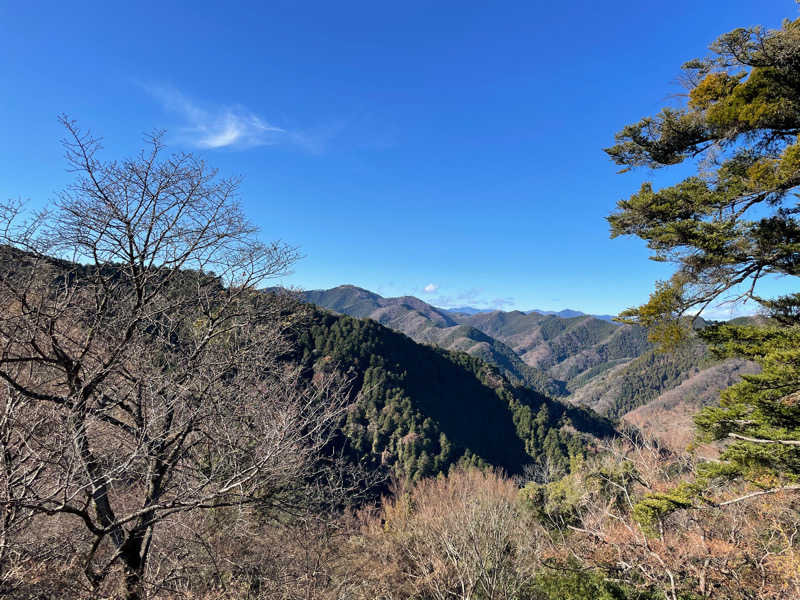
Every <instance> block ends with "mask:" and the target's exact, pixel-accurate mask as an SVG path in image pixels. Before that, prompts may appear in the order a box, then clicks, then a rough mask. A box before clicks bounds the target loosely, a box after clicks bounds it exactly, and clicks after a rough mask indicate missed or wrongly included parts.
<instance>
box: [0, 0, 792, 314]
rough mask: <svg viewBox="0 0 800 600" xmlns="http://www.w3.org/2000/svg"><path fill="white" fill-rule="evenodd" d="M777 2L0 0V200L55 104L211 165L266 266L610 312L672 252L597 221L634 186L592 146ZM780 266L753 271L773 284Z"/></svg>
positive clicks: (652, 104) (30, 167)
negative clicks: (617, 234)
mask: <svg viewBox="0 0 800 600" xmlns="http://www.w3.org/2000/svg"><path fill="white" fill-rule="evenodd" d="M796 16H797V8H796V5H795V2H794V1H793V0H766V1H761V2H753V1H752V0H724V1H723V0H719V1H717V0H715V1H702V2H697V0H675V1H673V2H669V3H663V2H646V1H642V0H636V1H634V0H629V1H608V2H598V1H586V0H573V1H572V2H550V1H548V2H543V1H539V2H534V1H527V2H514V3H505V2H465V1H463V0H461V1H457V2H455V1H454V2H444V1H437V2H432V1H431V2H414V1H407V2H392V3H389V2H374V1H372V2H359V3H356V2H346V1H343V2H249V3H240V2H225V3H221V2H191V3H189V2H185V3H179V2H172V1H168V0H161V1H159V2H141V1H140V2H124V3H123V2H4V3H0V77H2V81H3V83H4V89H3V94H2V95H0V131H2V144H0V195H2V196H3V197H4V198H24V199H30V202H31V205H32V206H42V205H44V204H46V203H47V201H49V200H51V199H52V198H53V197H54V195H55V193H56V192H57V191H58V190H59V189H60V188H62V187H63V186H64V185H65V183H67V182H68V181H69V180H70V175H69V174H68V173H67V172H66V171H65V165H64V161H63V158H62V150H61V147H60V145H59V139H60V138H61V137H62V135H63V132H62V131H61V130H60V126H59V125H58V123H57V122H56V116H57V115H58V114H59V113H67V114H68V115H69V116H70V117H72V118H75V119H77V120H78V121H79V123H80V124H81V125H83V126H84V127H89V128H91V129H92V131H93V132H95V133H97V134H99V135H101V136H103V137H104V140H105V147H106V151H105V156H107V157H109V158H113V157H117V156H124V155H130V154H133V153H134V152H135V151H136V150H137V149H138V148H139V147H140V145H141V139H142V133H143V132H147V131H151V130H153V129H166V130H167V141H168V143H169V145H170V147H171V148H172V149H175V150H191V151H194V152H197V153H199V154H201V155H202V156H203V157H204V158H206V159H207V161H208V162H209V163H211V164H213V165H215V166H218V167H219V168H220V170H221V171H222V172H223V173H224V174H226V175H242V176H243V177H244V182H243V184H242V188H241V193H242V202H243V204H244V206H245V208H246V210H247V212H248V214H249V215H250V217H251V219H252V220H253V221H254V222H256V223H257V224H258V225H259V226H260V227H261V229H262V231H263V236H264V238H265V239H274V238H280V239H282V240H284V241H286V242H288V243H290V244H293V245H296V246H298V247H299V248H300V249H301V251H302V253H303V254H304V255H305V258H304V259H303V260H302V261H300V262H299V263H298V264H297V265H296V266H295V269H294V273H293V274H292V275H291V276H289V277H285V278H284V279H283V280H282V283H284V284H287V285H293V286H297V287H301V288H305V289H313V288H326V287H332V286H335V285H338V284H342V283H351V284H355V285H358V286H361V287H365V288H368V289H371V290H374V291H377V292H379V293H381V294H383V295H392V296H394V295H404V294H412V295H417V296H420V297H422V298H424V299H426V300H427V301H429V302H432V303H434V304H439V305H449V306H453V305H473V306H479V307H487V306H491V307H498V308H503V309H506V310H508V309H515V308H517V309H529V308H534V307H535V308H540V309H562V308H567V307H570V308H577V309H580V310H584V311H587V312H593V313H616V312H617V311H619V310H621V309H623V308H625V307H627V306H631V305H634V304H638V303H641V302H642V301H644V300H645V299H646V298H647V295H648V293H649V292H650V291H651V289H652V283H653V280H654V279H657V278H665V277H667V276H668V275H669V273H670V272H671V270H670V269H669V267H668V266H664V265H659V264H656V263H653V262H651V261H648V260H647V258H646V257H647V255H648V252H647V249H646V248H645V247H644V244H643V243H642V242H640V241H638V240H631V239H617V240H610V239H609V237H608V227H607V224H606V222H605V221H604V216H606V215H607V214H608V213H609V212H610V211H612V210H613V208H614V204H615V202H616V201H617V200H619V199H620V198H622V197H625V196H627V195H628V194H629V193H630V192H632V191H633V190H635V189H636V188H638V186H639V184H640V183H641V181H643V180H645V179H654V180H655V181H656V183H657V184H664V183H668V182H670V181H673V180H675V178H676V177H678V176H679V175H682V174H683V175H685V172H684V173H674V174H665V173H661V172H658V173H647V172H642V173H634V174H626V175H618V174H616V169H615V166H614V165H613V164H612V163H611V162H610V160H609V159H608V158H607V157H606V155H605V154H604V153H603V152H602V148H603V147H606V146H609V145H611V143H612V142H613V135H614V133H615V132H616V131H618V130H619V129H620V128H621V127H622V126H624V125H625V124H627V123H629V122H632V121H634V120H637V119H639V118H640V117H642V116H645V115H648V114H652V113H654V112H656V111H658V110H659V108H660V107H661V106H663V105H664V104H665V103H666V102H674V101H676V100H673V99H671V96H672V95H674V94H678V93H680V92H681V91H682V90H681V88H680V86H678V85H677V83H676V77H677V76H678V74H679V67H680V65H681V64H682V63H683V62H684V61H686V60H688V59H690V58H693V57H695V56H699V55H704V54H705V53H706V48H707V46H708V44H709V43H710V42H711V41H712V40H713V39H714V38H715V37H716V36H717V35H719V34H721V33H724V32H726V31H728V30H730V29H733V28H735V27H738V26H748V25H757V24H762V25H765V26H767V27H777V26H779V25H780V22H781V20H782V19H783V18H785V17H790V18H795V17H796ZM780 285H781V283H780V282H778V283H776V284H774V285H773V287H774V289H779V288H780Z"/></svg>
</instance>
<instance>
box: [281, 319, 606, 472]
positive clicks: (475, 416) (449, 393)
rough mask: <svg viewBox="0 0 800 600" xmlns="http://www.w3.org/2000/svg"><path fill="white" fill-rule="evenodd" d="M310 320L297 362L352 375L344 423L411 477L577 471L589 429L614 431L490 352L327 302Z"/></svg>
mask: <svg viewBox="0 0 800 600" xmlns="http://www.w3.org/2000/svg"><path fill="white" fill-rule="evenodd" d="M308 319H309V321H308V322H307V323H306V324H305V325H304V326H303V328H302V329H299V330H298V331H297V338H296V342H297V346H298V350H297V352H298V354H297V356H296V360H298V361H299V362H300V364H301V365H302V367H303V368H304V369H305V370H306V372H307V373H308V374H309V376H313V374H314V373H319V372H321V371H326V370H333V369H335V370H338V371H341V372H343V373H345V374H346V375H347V376H348V377H349V378H350V383H351V385H352V395H353V398H354V399H355V402H356V404H355V406H354V407H353V408H352V409H351V410H350V411H349V413H348V415H347V419H346V424H345V426H344V431H345V434H346V436H347V439H348V441H349V445H350V448H351V450H352V451H353V452H354V453H355V454H356V455H357V456H358V457H359V459H360V460H365V461H367V462H368V463H369V464H372V465H374V466H379V465H383V466H386V467H389V468H391V469H392V470H394V471H395V472H396V473H402V474H404V475H407V476H409V477H411V478H418V477H423V476H428V475H434V474H436V473H441V472H445V471H447V469H448V468H449V467H450V466H451V465H453V464H455V463H468V464H484V465H493V466H495V467H500V468H503V469H504V470H505V471H506V472H508V473H520V472H522V469H523V467H524V466H525V465H527V464H530V463H536V462H543V461H548V462H550V463H552V464H554V465H557V466H558V467H559V468H561V469H564V470H568V468H569V459H570V456H577V455H582V454H584V452H585V450H586V438H587V436H590V437H591V436H597V437H608V436H612V435H614V430H613V428H612V427H611V425H610V423H609V422H608V421H606V420H605V419H602V418H601V417H599V416H597V415H596V414H594V413H593V412H592V411H588V410H586V409H583V408H578V407H574V406H570V405H567V404H564V403H562V402H559V401H557V400H552V399H550V398H548V397H546V396H544V395H542V394H539V393H537V392H535V391H533V390H531V389H528V388H525V387H520V386H515V385H513V384H512V383H511V382H510V381H509V380H508V379H507V378H506V377H505V376H504V375H503V373H502V372H501V371H500V370H499V369H497V368H496V367H493V366H492V365H489V364H487V363H485V362H484V361H483V360H481V359H480V358H477V357H474V356H470V355H468V354H466V353H464V352H455V351H445V350H443V349H440V348H436V347H433V346H427V345H421V344H418V343H416V342H414V341H413V340H412V339H410V338H409V337H406V336H405V335H403V334H400V333H397V332H394V331H392V330H390V329H387V328H386V327H383V326H381V325H380V324H378V323H376V322H374V321H372V320H365V319H355V318H351V317H347V316H338V315H333V314H331V313H328V312H324V311H320V310H312V311H311V314H310V315H309V317H308Z"/></svg>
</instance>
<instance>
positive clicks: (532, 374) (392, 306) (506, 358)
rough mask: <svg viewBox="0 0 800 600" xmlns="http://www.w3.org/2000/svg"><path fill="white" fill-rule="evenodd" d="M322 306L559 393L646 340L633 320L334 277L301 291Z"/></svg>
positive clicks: (633, 353) (627, 356)
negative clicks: (449, 299)
mask: <svg viewBox="0 0 800 600" xmlns="http://www.w3.org/2000/svg"><path fill="white" fill-rule="evenodd" d="M301 296H302V298H303V299H304V300H306V301H307V302H311V303H313V304H316V305H318V306H321V307H323V308H327V309H329V310H334V311H336V312H339V313H343V314H347V315H350V316H354V317H367V318H370V319H373V320H375V321H377V322H379V323H381V324H383V325H386V326H387V327H389V328H391V329H395V330H397V331H401V332H403V333H405V334H406V335H408V336H410V337H411V338H413V339H414V340H416V341H418V342H423V343H426V344H434V345H436V346H439V347H441V348H445V349H448V350H461V351H464V352H467V353H468V354H470V355H472V356H476V357H479V358H482V359H483V360H485V361H487V362H489V363H491V364H493V365H495V366H497V367H499V368H500V369H501V370H502V371H503V373H504V374H505V375H506V376H507V377H509V379H511V380H512V381H513V382H515V383H520V384H523V385H526V386H528V387H532V388H533V389H535V390H537V391H539V392H541V393H543V394H546V395H548V396H551V397H558V396H566V395H568V394H569V393H570V391H571V390H572V389H575V386H571V385H570V382H571V380H573V379H575V378H580V381H581V384H584V383H586V382H587V381H588V380H589V379H591V378H592V377H594V376H596V375H598V374H600V373H602V372H603V371H604V370H606V369H608V368H610V367H613V366H615V365H617V364H619V363H620V362H621V361H625V360H632V359H633V358H636V357H637V356H639V355H640V354H641V353H642V352H643V351H645V350H646V349H647V348H649V345H648V343H647V340H646V335H645V332H644V331H643V330H641V329H640V328H637V327H630V326H620V325H617V324H615V323H610V322H608V321H605V320H602V319H597V318H594V317H591V316H588V315H583V316H576V317H571V318H562V317H558V316H555V315H545V314H540V313H536V312H531V313H523V312H520V311H513V312H503V311H491V312H476V313H472V314H466V313H458V312H455V311H447V310H442V309H439V308H436V307H434V306H431V305H430V304H427V303H425V302H423V301H422V300H420V299H418V298H413V297H410V296H404V297H400V298H383V297H381V296H378V295H377V294H374V293H372V292H369V291H367V290H363V289H361V288H358V287H355V286H351V285H342V286H339V287H336V288H332V289H330V290H313V291H308V292H303V293H302V294H301Z"/></svg>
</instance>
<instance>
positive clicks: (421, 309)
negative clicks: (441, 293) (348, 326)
mask: <svg viewBox="0 0 800 600" xmlns="http://www.w3.org/2000/svg"><path fill="white" fill-rule="evenodd" d="M300 297H301V298H302V299H303V300H305V301H306V302H310V303H312V304H315V305H317V306H320V307H322V308H325V309H328V310H332V311H335V312H338V313H341V314H345V315H348V316H351V317H360V318H369V319H372V320H373V321H377V322H378V323H380V324H382V325H384V326H386V327H388V328H390V329H394V330H396V331H400V332H402V333H404V334H406V335H408V336H409V337H411V338H412V339H413V340H415V341H417V342H420V343H423V344H433V345H435V346H439V347H440V348H444V349H446V350H458V351H462V352H466V353H468V354H470V355H471V356H475V357H478V358H481V359H482V360H485V361H486V362H488V363H490V364H493V365H495V366H497V367H498V368H499V369H501V371H502V372H503V374H504V375H505V376H506V377H508V378H509V379H510V381H511V382H512V383H517V384H520V385H525V386H527V387H530V388H532V389H534V390H536V391H538V392H540V393H542V394H546V395H548V396H551V397H559V396H564V395H566V394H567V390H566V386H565V384H564V382H562V381H558V380H556V379H555V378H553V377H551V376H550V375H548V374H547V373H546V372H545V371H544V370H542V369H539V368H537V367H532V366H530V365H528V364H526V363H525V362H524V361H523V360H522V359H521V358H520V357H519V355H518V354H517V353H516V352H514V350H513V349H511V348H510V347H509V346H508V345H506V344H504V343H503V342H502V341H500V340H497V339H495V338H494V337H492V336H491V335H487V334H486V333H485V332H482V331H480V329H479V328H476V327H473V326H471V325H470V324H469V323H466V322H463V319H462V318H463V316H464V315H455V314H451V313H449V312H448V311H445V310H442V309H438V308H436V307H434V306H431V305H430V304H427V303H425V302H423V301H422V300H420V299H418V298H414V297H412V296H403V297H400V298H383V297H381V296H379V295H378V294H375V293H373V292H370V291H368V290H364V289H362V288H358V287H356V286H352V285H342V286H338V287H335V288H332V289H329V290H311V291H306V292H301V293H300Z"/></svg>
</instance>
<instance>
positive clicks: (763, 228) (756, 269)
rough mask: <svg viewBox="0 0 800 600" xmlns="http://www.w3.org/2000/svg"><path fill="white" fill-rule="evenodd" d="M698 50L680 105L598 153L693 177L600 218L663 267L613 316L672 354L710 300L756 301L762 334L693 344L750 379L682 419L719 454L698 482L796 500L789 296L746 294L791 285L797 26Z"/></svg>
mask: <svg viewBox="0 0 800 600" xmlns="http://www.w3.org/2000/svg"><path fill="white" fill-rule="evenodd" d="M710 49H711V53H710V55H709V56H708V57H706V58H703V59H696V60H692V61H690V62H688V63H686V64H685V65H683V72H684V81H685V83H686V85H687V87H688V98H687V101H686V103H685V106H683V107H681V108H664V109H663V110H662V111H661V112H660V113H659V114H657V115H656V116H653V117H647V118H644V119H642V120H640V121H638V122H637V123H634V124H631V125H628V126H626V127H625V128H623V129H622V131H621V132H619V133H618V134H617V136H616V144H615V145H614V146H612V147H610V148H607V149H606V152H607V153H608V155H609V156H610V157H611V158H612V159H613V160H614V161H615V162H616V163H617V164H618V165H620V166H622V167H623V171H627V170H630V169H632V168H636V167H646V168H651V169H660V168H664V167H669V166H673V165H678V164H680V163H693V164H694V167H695V172H694V174H692V175H691V176H689V177H687V178H685V179H683V180H682V181H680V182H679V183H677V184H675V185H672V186H669V187H664V188H662V189H659V190H656V189H654V187H653V185H652V184H651V183H645V184H643V185H642V186H641V188H640V189H639V191H638V192H636V193H634V194H632V195H631V196H630V197H629V198H628V199H626V200H621V201H619V203H618V204H617V211H616V212H614V213H613V214H612V215H610V216H609V217H608V221H609V223H610V225H611V235H612V237H616V236H619V235H636V236H638V237H640V238H642V239H643V240H645V241H646V242H647V244H648V247H649V248H650V249H652V250H653V253H654V254H653V256H652V258H653V259H654V260H658V261H672V262H674V263H675V264H676V265H677V269H676V271H675V273H674V275H673V276H672V278H671V279H670V280H669V281H663V282H658V283H657V284H656V289H655V291H654V292H653V293H652V295H651V296H650V299H649V301H648V302H647V303H646V304H644V305H643V306H640V307H638V308H632V309H629V310H627V311H625V312H624V313H623V314H622V315H621V316H622V318H623V319H624V320H627V321H629V322H635V323H639V324H642V325H645V326H647V327H649V328H650V330H651V334H652V338H653V339H654V341H658V342H660V343H661V344H662V346H666V347H674V346H675V345H677V344H678V343H679V342H680V341H681V340H682V339H684V338H685V336H686V332H687V331H688V330H689V328H688V327H687V326H686V324H687V319H686V318H685V317H688V316H692V317H696V316H697V315H699V314H700V313H702V312H703V310H705V309H706V308H707V307H709V306H710V305H712V304H713V303H715V302H719V301H722V300H725V301H736V300H752V301H755V302H757V303H758V304H759V305H760V306H761V308H762V310H763V311H764V312H765V313H766V314H767V315H768V316H770V317H771V319H770V320H769V325H767V326H766V327H754V326H739V327H736V326H730V325H712V326H711V327H707V328H705V329H704V330H703V331H701V332H700V335H701V337H703V338H704V339H706V340H707V341H709V342H711V344H712V347H713V349H714V351H715V352H716V353H717V354H718V355H720V356H740V357H745V358H748V359H751V360H754V361H756V362H758V363H759V364H760V365H761V368H762V371H761V373H760V374H758V375H747V376H745V377H744V380H743V381H742V382H741V383H739V384H737V385H735V386H733V387H732V388H729V389H728V390H726V391H724V392H723V394H722V399H721V404H720V406H717V407H709V408H707V409H705V410H704V411H702V412H701V413H700V415H698V416H697V417H696V423H697V424H698V426H699V428H700V431H701V433H702V434H703V435H704V437H705V438H706V439H712V440H723V439H724V440H727V442H728V443H727V445H726V446H725V449H724V451H723V454H722V458H723V461H722V462H721V463H716V464H709V465H707V467H706V468H705V469H704V472H703V475H704V477H703V478H701V479H703V480H704V481H708V479H707V478H708V477H710V478H712V479H713V478H716V477H718V476H720V475H724V476H725V477H728V478H744V479H745V480H747V481H749V482H751V483H753V484H755V485H757V486H759V487H760V488H761V492H759V493H772V492H775V491H780V490H785V489H787V488H788V489H797V485H796V483H795V482H796V481H797V480H798V478H800V409H798V398H800V396H799V395H798V394H800V378H799V377H798V372H797V366H796V365H797V364H798V358H800V353H798V350H797V347H798V344H797V342H798V339H800V317H799V316H798V313H800V294H796V293H795V294H787V295H784V296H780V297H777V298H765V297H762V296H761V295H760V293H759V292H760V289H762V288H760V286H759V283H760V282H762V280H763V278H764V277H767V276H773V275H777V276H789V277H796V276H797V275H800V222H798V213H800V204H798V201H797V198H798V194H797V189H798V186H800V137H799V136H800V20H796V21H788V20H787V21H785V22H784V23H783V26H782V27H781V28H780V29H778V30H772V31H769V30H765V29H762V28H758V27H756V28H748V29H745V28H740V29H736V30H734V31H731V32H729V33H726V34H724V35H722V36H721V37H720V38H719V39H717V41H716V42H714V43H713V44H712V45H711V48H710ZM788 281H791V280H788ZM699 489H700V488H692V489H691V490H688V489H687V490H683V492H685V493H683V492H682V493H683V496H682V497H684V499H689V497H690V496H693V495H696V494H697V493H699ZM690 492H691V493H690ZM665 498H666V497H665ZM663 499H664V498H662V500H663ZM667 504H668V503H667ZM673 504H674V503H673ZM665 506H666V504H665ZM670 506H671V507H673V508H674V506H673V505H670Z"/></svg>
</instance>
